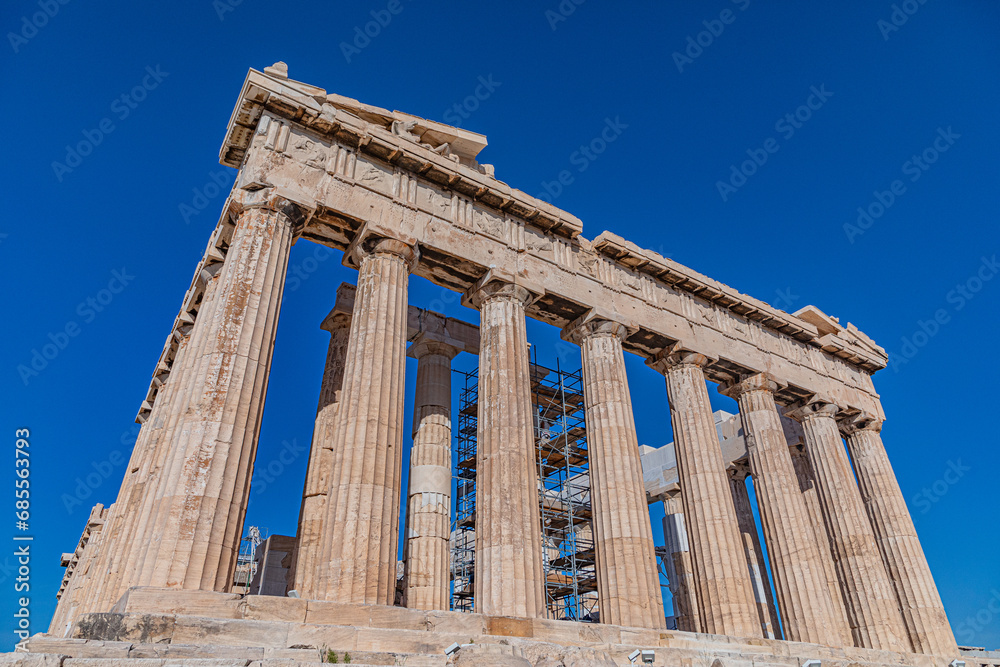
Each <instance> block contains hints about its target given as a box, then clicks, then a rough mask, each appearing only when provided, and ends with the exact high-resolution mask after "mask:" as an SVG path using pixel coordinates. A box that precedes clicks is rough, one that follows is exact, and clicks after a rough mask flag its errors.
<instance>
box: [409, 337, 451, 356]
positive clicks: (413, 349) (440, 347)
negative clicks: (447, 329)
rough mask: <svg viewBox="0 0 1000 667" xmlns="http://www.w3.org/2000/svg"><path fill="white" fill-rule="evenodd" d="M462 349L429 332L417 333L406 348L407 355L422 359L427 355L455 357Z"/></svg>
mask: <svg viewBox="0 0 1000 667" xmlns="http://www.w3.org/2000/svg"><path fill="white" fill-rule="evenodd" d="M461 351H462V349H461V348H459V347H456V346H454V345H451V344H449V343H446V342H445V341H443V340H439V339H437V338H435V337H433V336H428V335H427V334H423V333H422V334H417V336H416V337H415V338H414V339H413V340H412V342H411V343H410V347H409V348H408V349H407V350H406V356H408V357H413V358H414V359H417V360H419V359H421V358H422V357H424V356H426V355H439V356H442V357H447V358H448V360H449V361H451V360H452V359H454V358H455V357H456V356H457V355H458V353H459V352H461Z"/></svg>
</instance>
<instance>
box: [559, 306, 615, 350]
mask: <svg viewBox="0 0 1000 667" xmlns="http://www.w3.org/2000/svg"><path fill="white" fill-rule="evenodd" d="M628 335H629V329H628V327H627V326H625V325H624V324H622V323H621V322H616V321H614V320H609V319H605V318H602V317H595V316H593V315H591V314H590V313H587V314H585V315H584V316H583V317H579V318H577V319H575V320H573V321H572V322H570V323H569V324H567V325H566V326H565V327H564V328H563V330H562V334H561V336H562V339H563V340H567V341H569V342H571V343H576V344H577V345H579V344H580V343H582V342H583V340H584V339H585V338H590V337H591V336H614V337H616V338H618V340H625V339H626V338H627V337H628Z"/></svg>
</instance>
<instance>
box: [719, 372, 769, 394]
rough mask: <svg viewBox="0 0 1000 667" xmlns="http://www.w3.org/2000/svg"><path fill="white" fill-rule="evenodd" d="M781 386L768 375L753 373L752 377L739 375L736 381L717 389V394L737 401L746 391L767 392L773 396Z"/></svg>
mask: <svg viewBox="0 0 1000 667" xmlns="http://www.w3.org/2000/svg"><path fill="white" fill-rule="evenodd" d="M782 386H783V385H782V383H780V382H778V380H777V379H775V377H774V376H773V375H771V374H770V373H754V374H753V375H741V376H739V379H738V380H734V381H733V382H731V383H730V384H727V385H725V386H721V387H719V393H720V394H723V395H724V396H728V397H730V398H733V399H738V398H739V397H740V395H741V394H743V393H745V392H748V391H769V392H771V393H772V394H773V393H774V392H776V391H778V389H780V388H781V387H782Z"/></svg>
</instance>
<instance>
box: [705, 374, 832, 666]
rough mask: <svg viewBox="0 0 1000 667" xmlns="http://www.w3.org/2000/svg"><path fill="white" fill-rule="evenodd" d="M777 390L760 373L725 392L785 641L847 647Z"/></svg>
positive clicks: (767, 378) (765, 376)
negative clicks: (733, 406) (732, 403)
mask: <svg viewBox="0 0 1000 667" xmlns="http://www.w3.org/2000/svg"><path fill="white" fill-rule="evenodd" d="M777 388H778V385H777V384H776V383H775V382H774V381H773V380H772V379H771V378H770V377H769V376H767V375H766V374H763V373H759V374H756V375H751V376H749V377H746V378H744V379H742V380H741V381H739V382H737V383H735V384H733V385H730V386H728V387H725V388H723V390H722V391H723V393H725V394H727V395H728V396H731V397H732V398H735V399H736V400H737V401H738V402H739V405H740V420H741V421H742V422H743V432H744V434H745V435H744V437H745V439H746V444H747V456H748V458H749V460H750V471H751V474H752V475H753V480H754V491H755V492H756V494H757V508H758V510H759V511H760V519H761V527H762V528H763V533H764V539H765V540H766V542H767V553H768V557H769V558H770V561H771V573H772V575H773V576H774V584H775V586H774V588H775V591H776V593H777V598H778V610H779V613H780V614H781V621H782V628H783V629H784V635H785V639H787V640H789V641H797V642H809V643H811V644H825V645H827V646H843V645H844V644H845V642H847V641H848V637H847V636H846V634H845V632H844V628H842V627H840V625H839V623H838V621H839V618H838V617H837V615H836V609H835V607H834V606H833V602H832V600H831V599H830V591H829V589H828V588H827V586H826V577H825V576H824V573H823V564H822V563H821V562H820V555H819V548H818V547H817V546H816V540H815V536H814V535H813V534H812V531H811V530H810V529H809V523H808V521H809V513H808V510H806V506H805V503H804V502H803V500H802V494H801V493H800V492H799V488H798V478H797V477H796V476H795V468H794V467H793V466H792V458H791V455H790V454H789V453H788V443H787V442H786V441H785V434H784V431H783V430H782V427H781V416H780V415H779V414H778V408H777V406H776V405H775V402H774V391H775V390H776V389H777Z"/></svg>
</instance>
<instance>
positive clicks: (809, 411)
mask: <svg viewBox="0 0 1000 667" xmlns="http://www.w3.org/2000/svg"><path fill="white" fill-rule="evenodd" d="M838 412H840V406H838V405H837V404H836V403H834V402H833V401H831V400H829V399H826V398H823V397H820V396H813V397H812V398H809V399H807V400H805V401H801V402H799V403H796V404H795V405H792V406H789V408H788V410H786V411H785V416H786V417H789V418H790V419H794V420H795V421H797V422H802V423H803V424H804V423H805V422H807V421H809V420H811V419H816V418H818V417H829V418H830V419H835V418H836V415H837V413H838Z"/></svg>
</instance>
